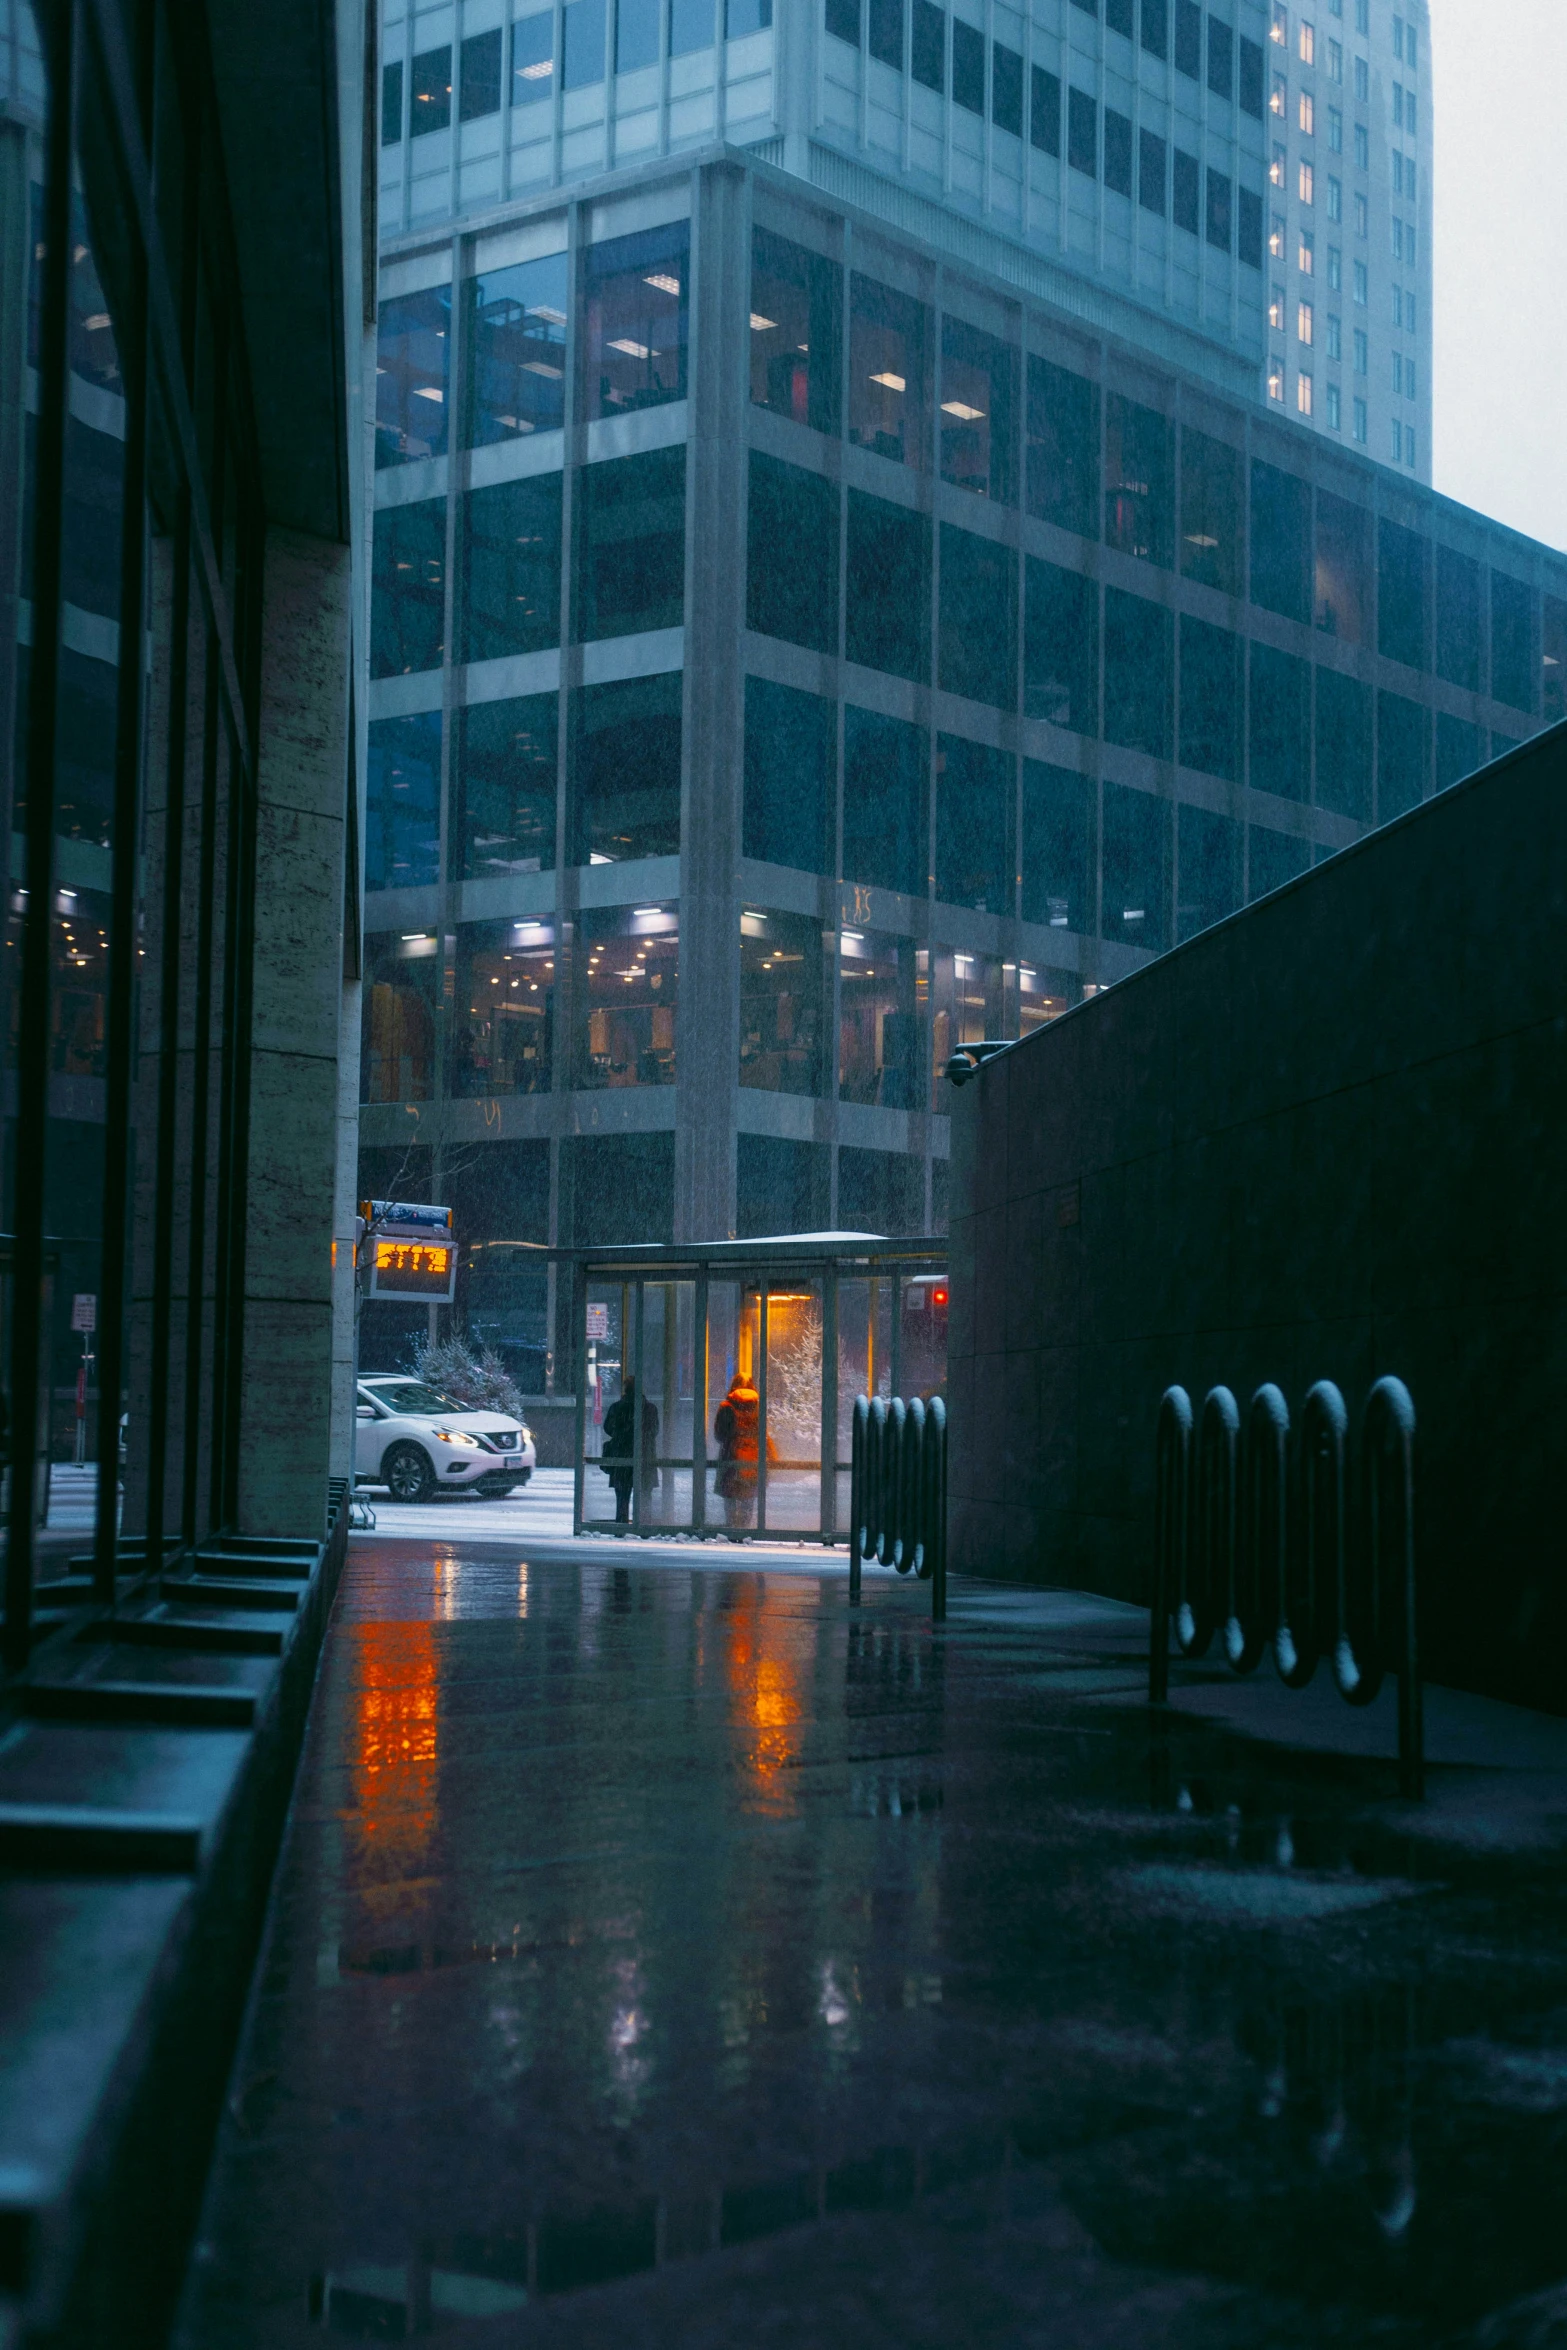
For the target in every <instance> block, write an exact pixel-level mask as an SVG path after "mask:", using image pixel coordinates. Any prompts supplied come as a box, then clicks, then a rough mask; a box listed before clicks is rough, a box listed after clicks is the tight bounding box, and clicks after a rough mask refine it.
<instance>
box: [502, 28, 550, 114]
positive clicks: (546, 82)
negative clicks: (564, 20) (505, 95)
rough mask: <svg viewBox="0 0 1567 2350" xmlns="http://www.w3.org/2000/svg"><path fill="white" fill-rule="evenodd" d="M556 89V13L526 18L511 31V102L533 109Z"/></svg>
mask: <svg viewBox="0 0 1567 2350" xmlns="http://www.w3.org/2000/svg"><path fill="white" fill-rule="evenodd" d="M554 87H555V11H554V9H553V8H546V9H543V10H541V11H539V12H538V13H536V14H535V15H533V16H524V17H522V18H520V19H519V20H518V22H517V23H516V24H514V25H513V26H512V28H511V102H512V104H513V106H533V105H536V104H537V103H538V101H539V100H540V99H541V98H548V97H550V96H551V95H552V93H553V91H554Z"/></svg>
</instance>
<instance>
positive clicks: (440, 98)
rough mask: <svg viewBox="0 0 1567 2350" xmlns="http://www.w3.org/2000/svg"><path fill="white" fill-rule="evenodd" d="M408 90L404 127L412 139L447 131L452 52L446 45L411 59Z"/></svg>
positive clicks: (450, 101)
mask: <svg viewBox="0 0 1567 2350" xmlns="http://www.w3.org/2000/svg"><path fill="white" fill-rule="evenodd" d="M409 87H410V90H411V92H412V97H413V104H412V106H411V107H410V109H409V126H408V127H409V130H410V132H411V133H412V135H413V137H414V138H416V139H417V138H420V137H422V136H423V135H425V134H426V133H428V132H430V131H444V130H448V129H450V127H451V120H452V52H451V47H450V45H449V44H448V45H447V47H445V48H444V49H426V50H424V51H423V52H422V53H421V54H420V55H419V56H418V57H416V58H415V59H414V63H413V74H412V77H411V80H410V84H409Z"/></svg>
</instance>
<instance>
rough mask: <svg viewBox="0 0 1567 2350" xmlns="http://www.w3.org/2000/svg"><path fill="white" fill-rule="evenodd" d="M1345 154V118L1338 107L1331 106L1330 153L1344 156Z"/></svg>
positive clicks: (1329, 122) (1329, 113) (1329, 114)
mask: <svg viewBox="0 0 1567 2350" xmlns="http://www.w3.org/2000/svg"><path fill="white" fill-rule="evenodd" d="M1343 152H1344V117H1343V114H1342V113H1341V112H1340V110H1339V108H1338V107H1336V106H1330V107H1329V108H1328V153H1329V154H1330V155H1342V154H1343Z"/></svg>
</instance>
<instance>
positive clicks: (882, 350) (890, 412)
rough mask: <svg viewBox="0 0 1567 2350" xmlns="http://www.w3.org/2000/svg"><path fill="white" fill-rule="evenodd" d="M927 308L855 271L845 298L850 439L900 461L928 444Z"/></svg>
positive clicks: (918, 461) (915, 460)
mask: <svg viewBox="0 0 1567 2350" xmlns="http://www.w3.org/2000/svg"><path fill="white" fill-rule="evenodd" d="M930 345H931V333H930V312H929V311H928V310H927V309H926V308H925V306H924V304H923V303H921V302H916V301H915V300H914V299H913V298H912V297H911V296H910V295H908V294H899V293H895V292H894V291H893V289H892V287H891V286H884V285H881V284H879V283H878V281H877V280H876V279H875V278H870V277H861V276H859V275H858V274H856V275H855V276H854V277H853V278H852V280H851V281H850V299H849V438H850V440H851V441H854V442H856V443H857V444H858V446H859V447H861V448H863V449H874V450H875V452H876V454H877V455H878V456H879V457H890V458H892V459H893V461H894V462H895V463H897V464H900V465H916V466H923V465H924V464H926V463H927V462H928V460H927V456H926V446H927V433H928V424H927V413H928V410H927V391H926V370H927V366H928V359H927V354H928V352H929V350H930Z"/></svg>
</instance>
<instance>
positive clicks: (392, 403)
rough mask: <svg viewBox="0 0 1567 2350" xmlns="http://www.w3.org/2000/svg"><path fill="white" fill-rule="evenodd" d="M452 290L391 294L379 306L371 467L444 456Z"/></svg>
mask: <svg viewBox="0 0 1567 2350" xmlns="http://www.w3.org/2000/svg"><path fill="white" fill-rule="evenodd" d="M451 323H452V289H451V287H450V286H431V287H430V288H429V290H428V291H427V292H425V293H420V294H395V295H391V296H389V297H388V299H387V300H386V301H384V302H383V303H382V304H381V321H380V331H379V334H378V336H377V339H376V351H375V463H376V471H377V472H378V473H379V472H381V471H382V470H384V469H385V468H386V467H387V466H392V465H413V464H417V463H419V462H420V460H421V459H423V458H426V457H444V456H445V454H446V408H447V395H448V392H449V390H450V381H449V377H450V368H451V348H452V337H451Z"/></svg>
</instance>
